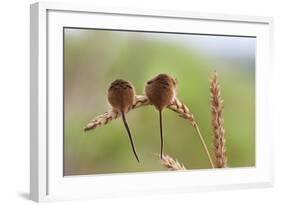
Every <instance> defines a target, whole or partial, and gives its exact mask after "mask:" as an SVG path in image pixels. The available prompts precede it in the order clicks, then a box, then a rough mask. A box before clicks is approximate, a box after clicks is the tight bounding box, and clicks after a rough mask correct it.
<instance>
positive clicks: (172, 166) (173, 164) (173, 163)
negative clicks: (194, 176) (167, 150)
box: [161, 155, 186, 171]
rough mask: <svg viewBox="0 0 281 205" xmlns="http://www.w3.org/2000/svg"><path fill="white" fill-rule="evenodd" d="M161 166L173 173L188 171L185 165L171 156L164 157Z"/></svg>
mask: <svg viewBox="0 0 281 205" xmlns="http://www.w3.org/2000/svg"><path fill="white" fill-rule="evenodd" d="M161 164H162V165H163V166H165V167H167V168H168V169H169V170H172V171H177V170H186V168H185V167H184V165H183V164H180V163H179V162H178V161H177V160H174V159H173V158H172V157H170V156H169V155H163V156H162V159H161Z"/></svg>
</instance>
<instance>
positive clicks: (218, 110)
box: [210, 73, 227, 168]
mask: <svg viewBox="0 0 281 205" xmlns="http://www.w3.org/2000/svg"><path fill="white" fill-rule="evenodd" d="M210 84H211V86H210V91H211V111H212V127H213V146H214V153H215V157H216V167H218V168H224V167H227V157H226V147H225V135H224V134H225V133H224V127H223V100H222V99H221V90H220V84H219V82H218V75H217V73H215V74H214V75H213V77H212V79H211V82H210Z"/></svg>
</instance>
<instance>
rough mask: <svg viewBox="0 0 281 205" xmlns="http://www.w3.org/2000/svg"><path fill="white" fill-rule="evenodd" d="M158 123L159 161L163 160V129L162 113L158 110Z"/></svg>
mask: <svg viewBox="0 0 281 205" xmlns="http://www.w3.org/2000/svg"><path fill="white" fill-rule="evenodd" d="M159 121H160V159H161V160H162V159H163V141H164V140H163V128H162V111H161V110H159Z"/></svg>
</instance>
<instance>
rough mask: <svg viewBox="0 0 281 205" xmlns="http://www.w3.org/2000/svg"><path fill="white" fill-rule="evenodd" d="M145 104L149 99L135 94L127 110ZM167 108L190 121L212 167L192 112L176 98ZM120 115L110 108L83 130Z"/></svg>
mask: <svg viewBox="0 0 281 205" xmlns="http://www.w3.org/2000/svg"><path fill="white" fill-rule="evenodd" d="M147 105H151V103H150V102H149V100H148V98H147V97H146V96H142V95H136V96H135V102H134V103H133V105H132V107H131V108H130V110H129V111H131V110H134V109H137V108H140V107H144V106H147ZM167 108H168V109H170V110H172V111H174V112H176V113H178V114H179V116H180V117H182V118H184V119H187V120H188V121H189V122H190V123H191V125H192V126H193V127H194V128H195V130H196V132H197V134H198V137H199V139H200V141H201V143H202V145H203V148H204V150H205V152H206V154H207V156H208V159H209V162H210V165H211V167H212V168H214V164H213V161H212V158H211V156H210V153H209V151H208V148H207V146H206V143H205V141H204V139H203V137H202V134H201V132H200V130H199V126H198V125H197V123H196V122H195V120H194V117H193V114H192V113H191V112H190V110H189V109H188V107H187V106H186V105H185V104H183V103H182V102H180V101H179V100H178V99H175V100H174V101H173V102H172V103H171V104H170V105H168V106H167ZM129 111H128V112H129ZM120 116H121V113H119V112H118V111H116V110H113V109H111V110H109V111H107V112H106V113H104V114H103V115H99V116H97V117H96V118H94V119H93V120H91V121H90V122H89V123H88V124H87V125H86V127H85V128H84V131H88V130H92V129H95V128H97V127H100V126H103V125H106V124H108V123H109V122H111V121H112V120H113V119H116V118H118V117H120Z"/></svg>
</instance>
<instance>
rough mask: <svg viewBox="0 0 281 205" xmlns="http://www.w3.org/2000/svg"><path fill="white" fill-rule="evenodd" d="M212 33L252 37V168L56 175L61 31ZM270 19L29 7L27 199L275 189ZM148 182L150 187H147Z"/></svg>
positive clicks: (59, 160)
mask: <svg viewBox="0 0 281 205" xmlns="http://www.w3.org/2000/svg"><path fill="white" fill-rule="evenodd" d="M64 26H69V27H88V28H89V27H99V28H111V29H112V28H117V29H130V30H144V29H145V30H150V31H170V32H187V29H188V31H189V32H190V30H192V31H191V32H192V33H203V34H204V33H212V34H214V33H215V34H222V35H243V36H245V35H246V36H247V35H249V36H256V37H257V50H256V166H255V167H252V168H230V169H228V168H226V169H212V170H211V169H208V170H193V171H186V172H165V173H162V172H159V173H158V172H153V173H133V174H112V175H98V176H76V177H64V176H63V172H62V166H63V165H62V164H63V163H62V162H63V161H62V160H63V158H62V155H63V154H62V143H63V140H62V138H63V136H62V135H61V133H62V116H61V113H62V103H61V100H62V96H63V89H62V83H61V82H62V78H63V72H62V66H63V64H62V43H61V42H62V38H63V36H62V28H63V27H64ZM272 28H273V19H272V18H270V17H258V16H240V15H239V16H238V15H237V16H236V15H222V14H212V13H208V14H206V13H194V12H182V11H181V12H179V11H157V10H138V9H137V10H136V9H114V8H96V7H95V6H94V5H82V4H63V3H46V2H44V3H35V4H32V5H31V10H30V53H31V55H30V56H31V59H30V69H31V71H30V77H31V83H30V92H31V96H30V102H31V103H30V107H31V109H30V110H31V111H30V112H31V113H30V116H31V128H30V198H31V199H32V200H34V201H37V202H39V201H53V200H70V199H86V198H87V199H89V198H99V197H114V196H129V195H142V194H154V193H155V194H160V193H175V192H188V191H204V190H220V189H233V188H251V187H268V186H272V185H273V160H272V158H273V154H272V153H273V138H272V136H273V134H272V133H271V132H272V130H273V129H272V124H271V123H270V121H269V120H267V119H269V118H270V116H269V115H270V113H268V112H267V111H266V107H268V106H270V100H269V98H268V93H269V92H268V90H269V89H270V79H271V77H272V76H271V74H272V73H271V69H272V65H271V62H272V59H271V56H272V53H271V52H272V40H273V38H272V33H273V32H272ZM148 182H149V183H148Z"/></svg>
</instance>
